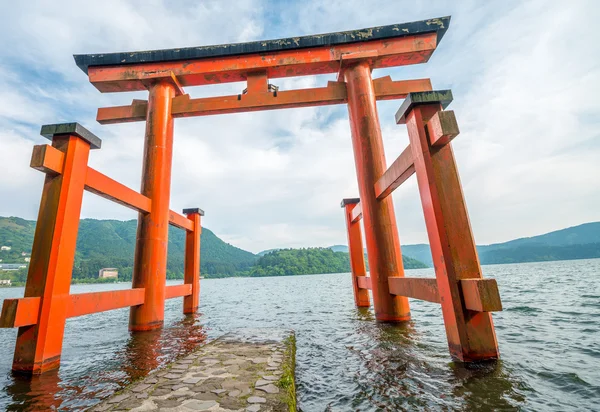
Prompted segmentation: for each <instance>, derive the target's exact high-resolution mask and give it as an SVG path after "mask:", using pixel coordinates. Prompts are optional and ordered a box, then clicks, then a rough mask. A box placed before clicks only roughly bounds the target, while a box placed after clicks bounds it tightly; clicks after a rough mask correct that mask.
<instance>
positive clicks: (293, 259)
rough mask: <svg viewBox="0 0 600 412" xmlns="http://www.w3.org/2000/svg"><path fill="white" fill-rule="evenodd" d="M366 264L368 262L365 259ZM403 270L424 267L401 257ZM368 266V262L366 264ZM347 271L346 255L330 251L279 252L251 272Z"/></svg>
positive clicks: (281, 250) (415, 261)
mask: <svg viewBox="0 0 600 412" xmlns="http://www.w3.org/2000/svg"><path fill="white" fill-rule="evenodd" d="M365 261H367V259H366V256H365ZM402 261H403V262H404V268H405V269H417V268H424V267H427V266H426V265H425V264H423V263H422V262H419V261H417V260H414V259H411V258H409V257H406V256H403V257H402ZM366 263H367V265H368V262H366ZM344 272H350V258H349V255H348V253H345V252H334V251H333V250H331V249H330V248H306V249H278V250H274V251H271V252H268V253H266V254H264V255H263V256H261V257H260V258H259V259H258V261H257V262H256V264H255V265H254V266H253V267H252V269H251V270H250V275H251V276H294V275H312V274H321V273H344Z"/></svg>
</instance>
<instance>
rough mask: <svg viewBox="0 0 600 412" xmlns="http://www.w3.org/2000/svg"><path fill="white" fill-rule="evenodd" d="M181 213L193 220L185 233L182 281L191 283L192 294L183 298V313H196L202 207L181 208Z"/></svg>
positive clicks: (198, 293) (198, 289) (198, 295)
mask: <svg viewBox="0 0 600 412" xmlns="http://www.w3.org/2000/svg"><path fill="white" fill-rule="evenodd" d="M183 214H184V215H186V216H187V218H188V219H190V220H191V221H192V222H194V229H193V230H190V231H187V232H186V233H185V269H184V283H186V284H191V285H192V294H191V295H189V296H185V297H184V298H183V313H196V311H197V310H198V306H199V300H200V235H201V234H202V222H201V216H204V211H203V210H202V209H197V208H196V209H183Z"/></svg>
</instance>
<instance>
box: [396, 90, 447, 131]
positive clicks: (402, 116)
mask: <svg viewBox="0 0 600 412" xmlns="http://www.w3.org/2000/svg"><path fill="white" fill-rule="evenodd" d="M434 103H439V104H441V105H442V108H444V109H445V108H446V107H448V105H449V104H450V103H452V90H432V91H429V92H413V93H409V94H408V95H407V96H406V99H404V102H402V105H401V106H400V108H399V109H398V111H397V112H396V124H405V123H406V115H407V114H408V113H410V111H411V110H412V108H413V107H415V106H418V105H423V104H434Z"/></svg>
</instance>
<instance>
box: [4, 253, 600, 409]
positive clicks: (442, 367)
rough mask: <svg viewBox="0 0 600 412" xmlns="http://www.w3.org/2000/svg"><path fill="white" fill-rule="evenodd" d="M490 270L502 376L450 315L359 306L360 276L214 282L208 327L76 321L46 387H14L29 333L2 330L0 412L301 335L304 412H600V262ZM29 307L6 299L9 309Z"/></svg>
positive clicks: (429, 307)
mask: <svg viewBox="0 0 600 412" xmlns="http://www.w3.org/2000/svg"><path fill="white" fill-rule="evenodd" d="M483 271H484V274H485V276H486V277H492V278H495V279H497V281H498V284H499V287H500V294H501V296H502V301H503V305H504V311H503V312H500V313H495V314H494V315H493V316H494V321H495V324H496V333H497V336H498V341H499V345H500V351H501V356H502V360H501V361H500V362H498V363H496V364H495V365H487V366H482V367H478V368H473V369H467V368H465V367H464V366H461V365H459V364H455V363H453V362H451V360H450V357H449V355H448V349H447V346H446V337H445V333H444V327H443V323H442V316H441V310H440V307H439V305H437V304H433V303H428V302H421V301H415V300H412V299H411V311H412V314H413V321H412V322H410V324H408V325H405V326H391V325H385V324H378V323H376V322H375V321H374V320H373V314H372V311H371V310H368V309H367V310H357V309H356V308H355V307H354V304H353V297H352V289H351V284H350V275H349V274H335V275H313V276H298V277H280V278H276V277H272V278H256V279H251V278H239V279H216V280H203V281H202V292H201V314H198V315H197V316H196V317H194V318H185V317H183V316H182V315H181V299H173V300H170V301H168V302H167V311H166V324H165V328H164V329H163V330H162V331H158V332H151V333H144V334H137V335H130V334H129V333H128V332H127V322H128V309H121V310H117V311H111V312H105V313H100V314H94V315H88V316H85V317H81V318H73V319H70V320H69V321H68V322H67V328H66V333H65V341H64V347H63V356H62V366H61V369H60V371H59V372H58V373H52V374H49V375H44V376H43V377H41V378H34V379H32V380H30V379H23V378H19V377H16V376H15V377H13V376H12V374H11V372H10V367H11V362H12V354H13V349H14V342H15V337H16V330H12V329H0V388H1V389H0V410H4V409H7V410H49V409H59V410H80V409H85V408H86V407H89V406H91V405H94V404H96V403H98V402H99V400H100V399H102V398H104V397H107V396H109V395H111V394H112V393H114V392H115V391H116V390H118V389H119V388H121V387H123V386H124V385H127V384H128V383H129V382H131V381H132V380H134V379H136V378H138V377H140V376H143V375H145V374H147V373H148V371H149V370H152V369H154V368H157V367H159V366H161V365H164V364H165V363H167V362H169V361H171V360H173V359H174V358H176V357H178V356H180V355H182V354H184V353H188V352H189V351H191V350H192V349H193V348H194V347H195V346H196V345H197V344H199V343H201V342H204V341H206V340H207V339H208V340H210V339H212V338H216V337H218V336H220V335H222V334H223V333H226V332H229V331H233V330H235V329H237V328H255V327H256V328H263V327H274V328H286V329H289V328H291V329H294V330H295V331H296V337H297V349H298V351H297V392H298V400H299V406H300V407H301V408H302V410H303V411H349V410H360V411H380V410H458V409H460V410H484V411H488V410H514V409H520V410H543V411H547V410H556V411H568V410H600V259H592V260H579V261H562V262H544V263H527V264H513V265H492V266H484V267H483ZM407 272H408V273H407V275H408V276H423V277H432V276H433V269H419V270H410V271H407ZM128 287H129V285H125V284H119V285H76V286H73V287H72V293H81V292H88V291H100V290H108V289H116V288H128ZM21 296H23V289H22V288H12V289H0V302H1V301H2V300H3V299H4V298H8V297H21Z"/></svg>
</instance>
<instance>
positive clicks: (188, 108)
mask: <svg viewBox="0 0 600 412" xmlns="http://www.w3.org/2000/svg"><path fill="white" fill-rule="evenodd" d="M373 87H374V89H375V97H376V99H377V100H391V99H403V98H405V97H406V96H407V95H408V93H411V92H416V91H428V90H431V88H432V87H431V81H430V80H429V79H417V80H402V81H392V79H391V77H390V76H386V77H382V78H380V79H376V80H374V81H373ZM347 101H348V95H347V91H346V83H343V82H329V83H328V85H327V87H318V88H312V89H300V90H288V91H277V92H271V91H268V90H267V89H265V90H264V91H262V92H253V91H252V90H250V91H249V92H248V93H246V94H240V95H231V96H220V97H205V98H199V99H190V97H189V95H187V94H186V95H182V96H177V97H175V98H173V105H172V108H171V114H172V115H173V117H174V118H178V117H192V116H208V115H215V114H226V113H243V112H252V111H258V110H275V109H287V108H298V107H312V106H325V105H332V104H342V103H346V102H347ZM147 111H148V102H146V101H140V100H134V101H133V103H132V104H131V105H129V106H117V107H102V108H100V109H98V115H97V117H96V120H97V121H98V122H99V123H101V124H113V123H126V122H138V121H145V120H146V114H147Z"/></svg>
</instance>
